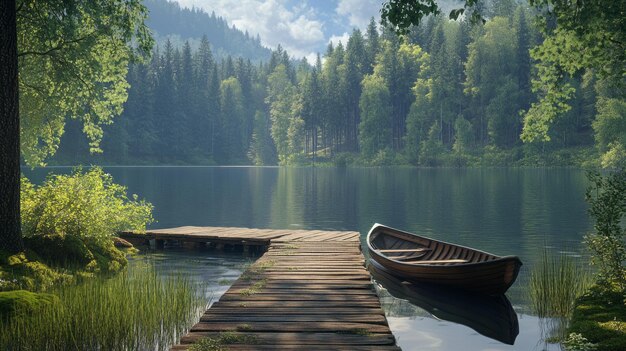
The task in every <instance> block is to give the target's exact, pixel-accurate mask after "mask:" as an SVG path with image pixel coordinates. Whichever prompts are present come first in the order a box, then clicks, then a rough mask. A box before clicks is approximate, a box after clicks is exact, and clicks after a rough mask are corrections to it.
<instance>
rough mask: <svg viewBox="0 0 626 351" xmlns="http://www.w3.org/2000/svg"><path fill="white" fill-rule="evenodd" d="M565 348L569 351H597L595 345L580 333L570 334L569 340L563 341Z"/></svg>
mask: <svg viewBox="0 0 626 351" xmlns="http://www.w3.org/2000/svg"><path fill="white" fill-rule="evenodd" d="M563 346H565V350H567V351H593V350H596V349H597V347H596V345H595V344H593V343H590V342H589V340H587V338H585V337H584V336H582V335H581V334H578V333H570V334H569V335H568V336H567V339H565V341H563Z"/></svg>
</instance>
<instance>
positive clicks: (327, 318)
mask: <svg viewBox="0 0 626 351" xmlns="http://www.w3.org/2000/svg"><path fill="white" fill-rule="evenodd" d="M214 321H223V322H272V323H276V322H289V323H300V322H341V323H379V324H387V319H386V318H385V316H384V315H382V314H376V315H371V316H364V315H358V314H349V315H334V314H326V315H315V314H309V315H299V316H295V315H294V316H276V315H258V316H248V315H239V314H235V315H228V314H211V315H203V316H202V317H200V322H214Z"/></svg>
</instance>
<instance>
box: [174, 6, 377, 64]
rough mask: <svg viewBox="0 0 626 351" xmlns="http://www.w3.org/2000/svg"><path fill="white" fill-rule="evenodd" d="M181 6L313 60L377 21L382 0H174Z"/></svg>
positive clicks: (267, 43) (294, 54) (265, 42)
mask: <svg viewBox="0 0 626 351" xmlns="http://www.w3.org/2000/svg"><path fill="white" fill-rule="evenodd" d="M176 1H178V2H179V3H180V5H181V6H183V7H192V6H193V7H199V8H202V9H204V10H206V11H207V12H209V13H210V12H211V11H215V13H216V14H217V15H219V16H222V17H224V18H225V19H226V20H227V21H228V22H229V24H230V25H235V26H236V27H237V28H239V29H241V30H247V31H248V32H249V33H250V34H252V35H256V34H257V33H258V34H259V35H260V37H261V42H262V43H263V44H264V45H265V46H268V47H271V48H276V46H277V45H278V44H281V45H282V46H283V47H284V48H285V49H286V50H287V51H288V52H289V54H290V55H291V56H294V57H297V58H300V57H307V59H309V60H312V59H314V57H315V54H316V53H317V52H319V53H321V54H323V53H324V51H325V50H326V46H327V45H328V43H329V41H331V40H332V41H333V42H334V43H336V42H338V41H339V40H341V41H343V43H344V44H345V43H346V40H347V37H348V34H349V33H350V32H352V29H353V28H359V29H361V30H364V29H365V27H366V26H367V24H368V22H369V19H370V18H371V17H372V16H374V17H375V18H376V20H377V21H378V19H379V18H380V12H379V11H380V7H381V4H382V2H383V0H318V1H313V0H176Z"/></svg>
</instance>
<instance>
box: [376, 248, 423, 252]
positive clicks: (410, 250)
mask: <svg viewBox="0 0 626 351" xmlns="http://www.w3.org/2000/svg"><path fill="white" fill-rule="evenodd" d="M430 250H431V249H426V248H419V249H387V250H385V249H383V250H376V251H378V252H381V253H393V252H423V251H430Z"/></svg>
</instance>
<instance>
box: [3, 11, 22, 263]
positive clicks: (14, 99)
mask: <svg viewBox="0 0 626 351" xmlns="http://www.w3.org/2000/svg"><path fill="white" fill-rule="evenodd" d="M15 15H16V14H15V1H14V0H6V1H5V0H3V1H0V194H1V195H0V196H1V197H2V200H1V201H0V250H4V251H6V252H8V253H16V252H19V251H21V250H22V249H23V243H22V233H21V227H20V119H19V104H18V97H19V95H18V80H17V22H16V16H15Z"/></svg>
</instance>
